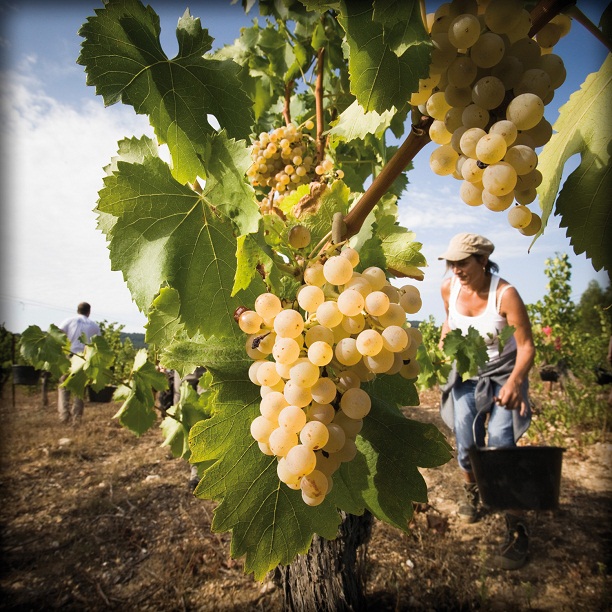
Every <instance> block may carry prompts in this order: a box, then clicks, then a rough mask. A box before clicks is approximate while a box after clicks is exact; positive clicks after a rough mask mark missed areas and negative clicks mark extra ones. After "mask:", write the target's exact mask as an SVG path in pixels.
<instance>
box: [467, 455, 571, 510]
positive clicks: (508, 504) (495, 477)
mask: <svg viewBox="0 0 612 612" xmlns="http://www.w3.org/2000/svg"><path fill="white" fill-rule="evenodd" d="M564 451H565V449H564V448H561V447H558V446H517V447H512V448H472V449H470V451H469V454H470V460H471V462H472V468H473V470H474V476H475V477H476V482H477V483H478V490H479V492H480V497H481V499H482V502H483V503H484V504H485V505H487V506H490V507H491V508H494V509H498V510H511V509H515V510H554V509H556V508H558V506H559V491H560V488H561V463H562V460H563V452H564Z"/></svg>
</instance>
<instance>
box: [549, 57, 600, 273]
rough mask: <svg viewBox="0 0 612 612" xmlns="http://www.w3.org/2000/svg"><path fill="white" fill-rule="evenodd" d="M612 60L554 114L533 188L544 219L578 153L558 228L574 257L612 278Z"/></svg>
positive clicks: (558, 207) (558, 205)
mask: <svg viewBox="0 0 612 612" xmlns="http://www.w3.org/2000/svg"><path fill="white" fill-rule="evenodd" d="M611 77H612V56H610V55H609V54H608V56H607V58H606V60H605V61H604V64H603V66H602V67H601V69H600V70H599V72H597V73H594V74H590V75H589V76H588V77H587V79H586V80H585V82H584V83H583V85H582V87H581V89H580V91H577V92H575V93H574V94H572V96H571V97H570V100H569V102H567V103H566V104H565V105H564V106H563V107H561V109H560V111H559V119H558V120H557V121H556V122H555V124H554V126H553V128H554V129H555V130H556V132H557V133H556V134H554V135H553V136H552V138H551V139H550V142H549V143H548V144H547V145H546V146H545V147H544V150H543V151H542V153H541V154H540V156H539V162H538V168H539V170H540V171H541V172H542V174H543V177H544V179H543V181H542V184H541V185H540V186H539V187H538V195H539V198H540V206H541V207H542V210H543V220H544V221H545V220H546V219H547V218H548V216H549V215H550V214H551V212H552V209H553V203H554V202H555V197H556V195H557V191H558V189H559V183H560V181H561V174H562V172H563V168H564V165H565V162H566V161H567V160H568V159H569V158H570V157H571V156H572V155H574V154H575V153H580V158H581V160H580V165H579V166H578V168H576V170H574V171H573V172H572V173H571V174H570V175H569V177H568V178H567V179H566V180H565V182H564V184H563V188H562V190H561V192H560V193H559V197H558V198H557V201H556V212H557V213H558V214H559V215H561V226H562V227H566V228H567V230H568V231H567V233H568V236H569V238H570V242H571V243H572V245H573V247H574V251H575V252H576V253H577V254H580V253H586V255H587V257H589V258H590V259H591V260H592V262H593V266H594V267H595V269H596V270H600V269H602V268H604V269H605V270H607V271H608V273H609V274H612V272H611V270H612V250H611V249H610V248H609V245H610V244H611V243H612V218H611V216H610V192H611V191H612V173H611V172H610V146H609V145H610V129H611V124H610V121H611V120H610V113H609V109H610V108H611V107H612V78H611Z"/></svg>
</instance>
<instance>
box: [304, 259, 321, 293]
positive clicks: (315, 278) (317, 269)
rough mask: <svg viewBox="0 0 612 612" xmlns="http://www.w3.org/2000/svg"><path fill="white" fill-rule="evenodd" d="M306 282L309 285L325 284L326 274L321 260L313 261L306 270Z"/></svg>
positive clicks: (319, 285) (318, 285)
mask: <svg viewBox="0 0 612 612" xmlns="http://www.w3.org/2000/svg"><path fill="white" fill-rule="evenodd" d="M304 282H305V283H306V284H307V285H314V286H316V287H322V286H323V285H324V284H325V275H324V274H323V264H322V263H320V262H318V261H317V262H315V263H311V264H310V265H309V266H308V267H307V268H306V269H305V270H304Z"/></svg>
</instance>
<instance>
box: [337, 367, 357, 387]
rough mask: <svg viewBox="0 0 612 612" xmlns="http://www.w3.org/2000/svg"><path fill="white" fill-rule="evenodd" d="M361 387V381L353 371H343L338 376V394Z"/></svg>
mask: <svg viewBox="0 0 612 612" xmlns="http://www.w3.org/2000/svg"><path fill="white" fill-rule="evenodd" d="M360 385H361V379H360V378H359V376H358V374H357V373H356V372H354V371H353V370H344V372H342V373H341V374H340V375H339V376H338V382H337V385H336V386H337V387H338V391H340V393H344V392H345V391H346V390H347V389H352V388H353V387H359V386H360Z"/></svg>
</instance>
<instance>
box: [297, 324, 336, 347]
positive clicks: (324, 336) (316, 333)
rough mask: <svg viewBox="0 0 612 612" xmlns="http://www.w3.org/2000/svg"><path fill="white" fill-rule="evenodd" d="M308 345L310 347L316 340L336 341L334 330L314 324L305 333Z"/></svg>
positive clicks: (328, 342) (330, 342) (331, 342)
mask: <svg viewBox="0 0 612 612" xmlns="http://www.w3.org/2000/svg"><path fill="white" fill-rule="evenodd" d="M304 339H305V343H306V346H308V347H310V346H311V345H312V344H314V343H315V342H326V343H327V344H333V343H334V332H333V331H332V330H331V329H330V328H329V327H325V326H324V325H313V326H312V327H311V328H310V329H308V330H307V331H306V334H305V335H304Z"/></svg>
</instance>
